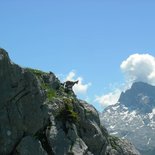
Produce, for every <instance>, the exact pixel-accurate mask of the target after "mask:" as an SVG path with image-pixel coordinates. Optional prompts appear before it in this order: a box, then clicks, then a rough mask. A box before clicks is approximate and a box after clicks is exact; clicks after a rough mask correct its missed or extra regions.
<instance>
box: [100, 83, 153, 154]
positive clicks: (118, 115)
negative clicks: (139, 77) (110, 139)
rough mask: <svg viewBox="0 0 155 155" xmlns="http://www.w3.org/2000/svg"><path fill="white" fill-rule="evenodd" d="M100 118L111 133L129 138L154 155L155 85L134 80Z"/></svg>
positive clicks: (147, 152) (142, 150) (137, 146)
mask: <svg viewBox="0 0 155 155" xmlns="http://www.w3.org/2000/svg"><path fill="white" fill-rule="evenodd" d="M100 118H101V122H102V125H104V126H105V127H106V128H107V129H108V131H109V132H110V133H111V134H112V135H115V136H118V137H121V138H123V139H128V140H130V141H131V142H132V143H133V144H134V145H135V146H136V148H137V149H138V150H139V151H140V152H141V154H143V155H155V86H152V85H149V84H147V83H143V82H136V83H134V84H133V85H132V87H131V88H130V89H128V90H127V91H126V92H125V93H124V92H122V94H121V95H120V98H119V100H118V103H116V104H115V105H111V106H109V107H107V108H106V109H105V110H104V112H103V113H102V114H101V116H100Z"/></svg>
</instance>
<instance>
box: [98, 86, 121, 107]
mask: <svg viewBox="0 0 155 155" xmlns="http://www.w3.org/2000/svg"><path fill="white" fill-rule="evenodd" d="M120 94H121V90H120V89H116V90H114V91H113V92H110V93H108V94H103V95H102V96H96V98H95V102H98V103H99V104H101V106H103V108H105V107H107V106H109V105H113V104H116V103H117V101H118V99H119V96H120Z"/></svg>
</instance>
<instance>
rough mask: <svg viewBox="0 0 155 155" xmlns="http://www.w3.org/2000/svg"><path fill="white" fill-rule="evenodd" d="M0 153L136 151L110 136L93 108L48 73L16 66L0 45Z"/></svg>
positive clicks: (113, 154) (122, 154) (119, 154)
mask: <svg viewBox="0 0 155 155" xmlns="http://www.w3.org/2000/svg"><path fill="white" fill-rule="evenodd" d="M0 155H139V153H138V151H136V149H135V148H134V146H133V145H132V144H131V143H129V142H127V141H125V140H122V139H119V138H117V137H115V136H110V135H109V134H108V132H107V130H106V129H105V128H104V127H103V126H102V125H101V123H100V120H99V114H98V112H97V111H96V109H95V108H94V107H93V106H92V105H90V104H88V103H86V102H85V101H82V100H79V99H77V98H76V96H75V94H74V92H73V91H66V90H65V88H64V86H63V85H62V84H61V82H60V81H59V79H58V78H57V77H56V76H55V75H54V74H53V73H52V72H49V73H45V72H42V71H40V70H35V69H30V68H21V67H20V66H18V65H16V64H14V63H13V62H12V61H11V60H10V58H9V56H8V53H7V52H6V51H5V50H4V49H0Z"/></svg>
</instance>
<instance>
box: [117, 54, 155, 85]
mask: <svg viewBox="0 0 155 155" xmlns="http://www.w3.org/2000/svg"><path fill="white" fill-rule="evenodd" d="M120 68H121V70H122V71H123V73H125V76H126V78H127V80H128V81H133V82H135V81H142V82H146V83H149V84H153V85H154V84H155V57H153V56H152V55H149V54H133V55H130V56H129V57H128V58H127V59H126V60H124V61H123V62H122V64H121V65H120Z"/></svg>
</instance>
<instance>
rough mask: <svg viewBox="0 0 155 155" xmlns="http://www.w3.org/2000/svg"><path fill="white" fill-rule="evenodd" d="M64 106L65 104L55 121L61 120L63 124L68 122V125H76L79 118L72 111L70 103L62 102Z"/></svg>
mask: <svg viewBox="0 0 155 155" xmlns="http://www.w3.org/2000/svg"><path fill="white" fill-rule="evenodd" d="M66 99H67V98H66ZM66 101H67V100H66ZM69 102H70V101H69ZM64 104H65V106H64V107H63V108H62V109H61V111H60V113H59V114H58V115H57V119H58V120H61V121H63V122H67V121H68V122H70V123H77V122H78V121H79V116H78V114H77V113H76V112H75V111H74V110H73V106H72V104H71V103H65V102H64Z"/></svg>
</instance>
